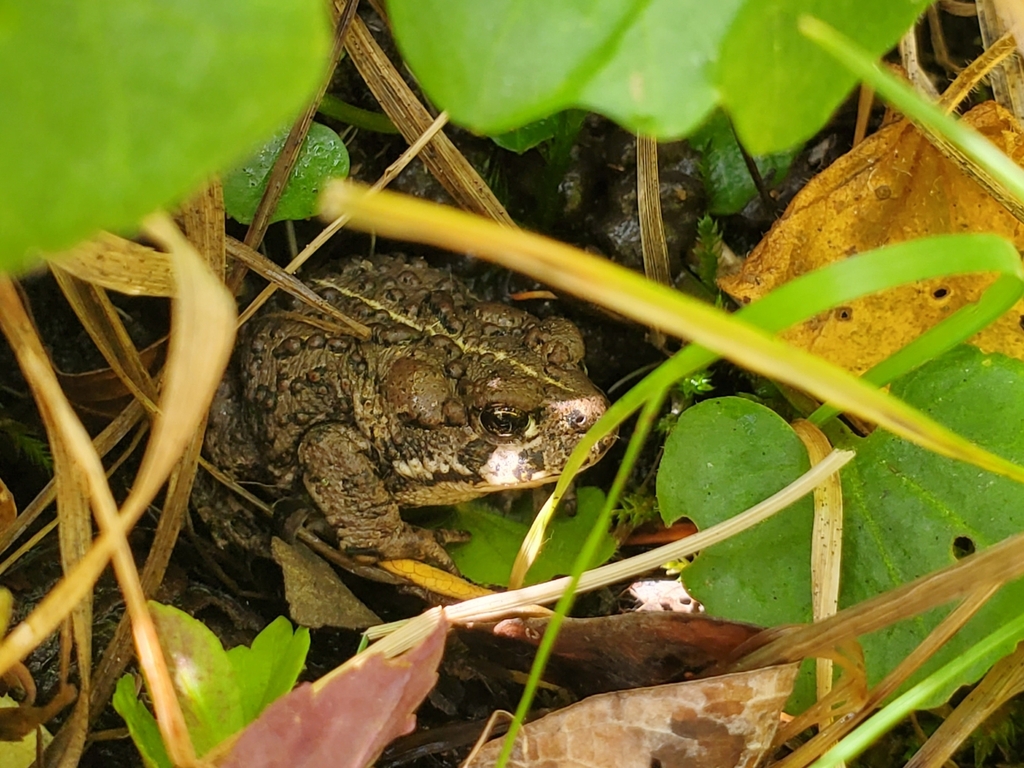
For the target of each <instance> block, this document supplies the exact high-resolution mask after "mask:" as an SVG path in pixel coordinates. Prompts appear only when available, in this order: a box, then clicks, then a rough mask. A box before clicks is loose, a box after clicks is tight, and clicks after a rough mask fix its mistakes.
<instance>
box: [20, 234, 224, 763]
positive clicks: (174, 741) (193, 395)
mask: <svg viewBox="0 0 1024 768" xmlns="http://www.w3.org/2000/svg"><path fill="white" fill-rule="evenodd" d="M147 228H148V230H149V233H150V235H151V236H152V237H154V239H156V240H158V241H160V242H161V243H162V244H164V245H166V246H168V251H169V252H170V253H171V255H172V258H173V259H174V263H175V275H176V277H177V279H178V281H179V282H178V292H177V296H178V299H177V301H176V302H175V304H174V308H173V319H172V323H173V327H174V334H173V336H172V340H171V345H170V352H169V356H168V371H167V376H166V378H165V387H164V397H163V398H162V401H161V408H162V411H161V413H160V414H159V415H158V417H157V418H156V421H155V424H154V430H153V439H152V440H151V441H150V444H149V447H148V450H147V452H146V455H145V457H144V458H143V462H142V468H141V469H140V471H139V476H138V478H137V481H136V483H135V485H134V486H133V488H132V492H131V493H130V495H129V497H128V499H127V500H126V501H125V504H124V507H123V511H122V514H121V516H118V515H117V511H116V508H115V506H114V502H113V498H112V497H111V496H110V490H109V487H108V486H107V485H106V480H105V477H104V475H103V467H102V464H101V463H100V461H99V457H98V456H97V455H96V452H95V450H94V449H93V447H92V444H91V442H90V441H89V438H88V435H86V433H85V431H84V429H82V427H81V424H80V423H79V422H78V421H77V419H74V417H73V414H72V413H71V410H70V406H68V404H67V401H66V400H64V399H63V396H62V395H61V393H60V391H59V388H57V387H56V379H55V377H53V373H52V370H50V369H49V365H48V363H47V362H46V360H45V355H42V353H41V346H40V348H39V355H37V356H33V357H31V358H26V360H25V361H24V362H23V367H25V368H26V371H29V370H31V371H32V374H34V375H27V378H29V379H30V380H45V379H46V377H47V374H49V376H50V377H51V378H52V387H51V390H53V389H55V390H56V391H55V392H53V391H51V392H50V393H49V394H50V399H49V400H47V401H46V404H42V403H41V406H40V407H41V410H45V409H46V407H47V406H49V407H54V408H57V409H59V413H60V414H61V416H62V418H60V419H57V420H56V421H55V423H57V424H58V425H60V426H61V428H62V430H63V432H64V436H65V437H66V438H67V439H68V443H69V445H70V446H71V447H72V448H73V450H74V455H75V458H76V470H77V471H80V472H83V473H84V474H85V476H86V477H87V479H88V482H89V490H90V494H91V498H92V501H93V505H94V512H95V514H96V517H97V520H98V522H99V523H100V527H101V529H102V530H103V533H102V535H101V536H100V537H99V538H98V539H97V540H96V542H95V544H94V546H93V547H92V548H91V549H90V550H89V552H88V553H87V554H86V555H85V556H84V557H83V558H82V560H81V562H80V563H79V564H78V566H76V567H75V569H74V570H73V571H72V572H71V573H70V574H68V575H67V576H66V577H65V579H64V580H62V581H61V582H60V584H58V586H57V587H56V588H55V589H54V590H52V591H51V592H50V594H49V595H47V597H46V598H45V599H44V600H43V601H42V602H41V603H40V605H39V606H38V607H37V608H36V610H35V611H34V612H33V613H32V614H31V615H30V616H29V617H28V619H26V621H25V622H23V623H22V624H21V625H19V626H18V627H16V628H15V629H14V631H13V632H12V633H11V635H10V636H9V637H8V639H7V640H6V641H5V642H4V643H3V644H2V645H0V670H2V669H5V668H7V667H9V666H10V664H11V663H13V662H14V661H17V660H19V659H20V658H22V657H23V656H24V655H25V654H26V653H27V652H28V651H29V650H31V648H32V647H33V646H34V645H35V644H36V643H37V642H38V640H39V639H40V638H42V637H44V636H45V635H47V634H49V632H51V631H52V630H53V629H54V628H55V627H56V626H57V624H58V623H59V622H60V621H61V620H62V618H63V616H65V615H67V613H68V612H69V611H70V610H71V608H72V607H73V606H74V605H76V604H77V603H78V601H79V600H81V599H82V597H83V595H84V594H86V593H87V592H88V590H89V588H90V585H91V584H92V583H93V582H94V581H95V579H96V578H97V576H98V575H99V572H100V571H101V570H102V568H103V567H104V565H105V564H106V562H107V560H108V558H110V557H111V556H113V557H114V562H115V568H116V570H117V574H118V577H119V580H120V581H121V585H122V590H123V591H124V593H125V598H126V603H127V604H128V607H129V611H130V612H131V613H132V620H133V628H134V631H135V639H136V647H137V650H138V654H139V659H140V662H141V664H142V666H143V668H144V669H145V670H146V672H147V679H148V680H149V683H150V688H151V691H152V692H153V696H154V705H155V708H156V709H157V712H158V722H159V723H160V725H161V730H162V732H163V734H164V736H165V741H166V742H167V744H168V747H169V749H170V751H171V754H172V758H173V759H174V760H175V761H176V762H177V763H179V764H185V765H187V764H191V763H192V762H193V761H194V755H192V754H191V748H190V745H189V742H188V734H187V731H186V730H185V726H184V722H183V719H182V717H181V712H180V709H178V706H177V702H176V700H175V698H174V695H173V690H172V687H171V685H170V681H169V680H168V679H167V677H166V669H164V670H163V674H162V675H159V674H156V672H157V670H159V669H160V668H161V667H163V666H164V665H163V664H162V654H161V652H160V646H159V643H158V642H157V639H156V635H155V631H154V629H153V626H152V621H151V619H150V618H149V615H148V612H147V611H146V608H145V602H144V597H143V594H142V588H141V585H140V584H139V582H138V574H137V573H136V572H135V570H134V562H133V561H132V556H131V552H130V550H129V549H128V546H127V540H126V538H125V534H126V532H127V530H128V529H129V528H130V527H131V525H133V524H134V522H135V521H136V520H137V519H138V516H139V515H140V514H141V513H142V511H143V510H144V509H145V507H146V505H147V504H148V503H149V501H150V500H151V499H152V498H153V496H154V495H155V493H156V492H157V490H159V487H160V486H161V484H162V483H163V481H164V480H165V479H166V477H167V474H168V472H169V471H170V469H171V467H172V466H173V465H174V463H175V462H176V461H177V460H178V457H179V456H180V454H181V451H182V449H183V448H184V447H185V445H186V444H187V443H188V441H190V440H191V439H193V436H194V435H195V431H196V428H197V426H198V425H199V423H200V421H201V419H202V417H203V416H204V414H205V413H206V410H207V408H208V407H209V403H210V399H211V397H212V394H213V390H214V388H215V386H216V384H217V382H218V381H219V379H220V376H221V374H222V373H223V370H224V367H225V365H226V363H227V358H228V355H229V354H230V349H231V343H232V340H233V330H234V302H233V300H232V299H231V297H230V295H228V294H227V292H226V291H225V290H224V287H223V285H222V284H221V283H220V281H218V280H217V279H216V278H215V277H214V276H213V275H212V274H211V273H210V272H209V270H208V269H207V268H206V267H205V265H203V263H202V261H201V260H200V259H199V258H198V257H197V255H196V254H195V252H194V251H193V250H192V249H191V247H190V246H189V244H188V243H187V242H186V241H185V240H184V238H183V237H182V236H181V234H180V233H179V232H177V230H176V229H175V227H174V225H173V224H172V223H171V222H170V221H169V220H168V219H167V218H166V217H158V218H152V219H150V220H147ZM8 285H9V284H8ZM10 292H11V293H12V294H13V287H11V288H10ZM0 320H2V321H3V322H4V324H5V331H7V332H8V333H12V332H13V331H16V330H17V329H16V328H7V327H6V326H7V325H9V324H11V323H12V322H14V321H13V320H12V318H11V317H10V316H9V315H8V314H7V313H6V312H5V313H3V314H2V315H0ZM27 322H28V321H27V318H26V319H25V320H24V323H25V324H27ZM218 331H219V333H218ZM40 355H41V356H40ZM37 357H38V359H37Z"/></svg>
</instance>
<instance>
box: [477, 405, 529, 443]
mask: <svg viewBox="0 0 1024 768" xmlns="http://www.w3.org/2000/svg"><path fill="white" fill-rule="evenodd" d="M480 426H482V427H483V428H484V429H486V430H487V431H488V432H490V433H491V434H492V435H494V436H495V437H515V436H516V435H520V434H522V433H523V432H525V431H526V429H527V427H529V426H530V415H529V414H528V413H526V412H525V411H521V410H519V409H518V408H512V407H511V406H508V405H492V406H489V407H488V408H486V409H485V410H483V411H482V412H481V413H480Z"/></svg>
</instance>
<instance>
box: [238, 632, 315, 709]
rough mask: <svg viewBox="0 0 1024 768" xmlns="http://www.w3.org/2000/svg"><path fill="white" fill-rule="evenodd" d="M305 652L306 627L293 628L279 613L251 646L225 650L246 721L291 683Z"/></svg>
mask: <svg viewBox="0 0 1024 768" xmlns="http://www.w3.org/2000/svg"><path fill="white" fill-rule="evenodd" d="M308 652H309V630H308V629H306V628H305V627H299V628H298V629H296V630H295V631H294V632H293V631H292V625H291V623H290V622H289V621H288V619H286V618H284V617H283V616H278V617H277V618H276V619H274V621H272V622H271V623H270V624H268V625H267V626H266V627H265V628H264V629H263V631H262V632H260V633H259V634H258V635H257V636H256V638H255V639H254V640H253V641H252V647H250V648H246V647H245V646H244V645H239V646H235V647H234V648H231V649H230V650H229V651H228V652H227V653H228V659H230V660H231V665H232V666H233V667H234V670H235V679H236V680H237V681H238V687H239V695H240V698H241V704H242V709H243V711H244V713H245V714H244V719H245V723H246V724H249V723H251V722H252V721H253V720H255V719H256V718H257V717H258V716H259V714H260V713H261V712H262V711H263V710H264V709H265V708H266V706H267V705H268V704H270V703H271V702H273V701H274V700H276V699H278V698H280V697H281V696H283V695H284V694H286V693H288V691H290V690H291V689H292V688H293V687H294V686H295V681H296V680H298V679H299V673H300V672H301V671H302V667H303V666H304V665H305V663H306V654H307V653H308Z"/></svg>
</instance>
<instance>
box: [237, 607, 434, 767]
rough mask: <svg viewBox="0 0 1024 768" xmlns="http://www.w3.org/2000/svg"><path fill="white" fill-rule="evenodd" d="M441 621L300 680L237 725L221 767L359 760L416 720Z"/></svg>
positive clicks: (430, 678)
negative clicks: (400, 643)
mask: <svg viewBox="0 0 1024 768" xmlns="http://www.w3.org/2000/svg"><path fill="white" fill-rule="evenodd" d="M446 632H447V624H446V623H445V622H444V620H443V619H442V618H440V614H438V619H437V621H436V623H435V625H434V628H433V631H432V632H431V633H430V634H429V635H428V636H427V637H426V639H424V640H423V642H421V643H420V644H419V645H417V646H416V647H415V648H413V649H412V650H410V651H408V652H406V653H404V654H402V655H401V656H396V657H394V658H390V659H388V658H385V657H384V655H383V654H380V653H364V654H360V655H359V656H356V657H355V658H353V659H352V660H351V661H349V662H348V663H346V664H345V666H344V667H342V668H341V670H339V671H338V673H337V674H332V675H331V676H330V678H329V679H328V680H327V681H326V684H323V683H324V681H321V682H320V683H314V684H312V685H310V684H308V683H306V684H303V685H300V686H299V687H298V688H296V689H295V690H294V691H292V692H291V693H289V694H288V695H287V696H284V697H283V698H280V699H278V700H277V701H275V702H274V703H273V704H271V705H270V706H269V707H267V709H266V710H264V712H263V714H262V715H260V716H259V718H257V720H256V722H254V723H252V724H251V725H250V726H249V727H248V728H246V729H245V730H244V731H242V734H241V736H239V738H238V741H236V742H235V744H234V746H233V747H232V749H231V752H230V753H229V754H228V755H227V756H226V757H225V758H223V759H222V760H220V761H218V764H219V765H220V766H221V768H242V766H245V768H262V767H265V768H280V766H288V768H319V766H325V765H330V766H332V767H333V768H362V766H367V765H370V764H371V763H373V761H374V760H376V759H377V756H378V755H380V753H381V751H382V750H383V749H384V747H385V746H386V745H387V744H388V742H390V741H391V740H392V739H394V738H396V737H398V736H401V735H403V734H405V733H409V731H411V730H412V729H413V728H414V727H415V724H416V717H415V715H414V714H413V712H415V711H416V708H417V707H418V706H419V705H420V702H421V701H423V699H424V698H425V697H426V695H427V694H428V693H429V692H430V689H431V688H433V687H434V684H435V683H436V682H437V665H438V664H439V663H440V661H441V655H442V654H443V652H444V641H445V634H446Z"/></svg>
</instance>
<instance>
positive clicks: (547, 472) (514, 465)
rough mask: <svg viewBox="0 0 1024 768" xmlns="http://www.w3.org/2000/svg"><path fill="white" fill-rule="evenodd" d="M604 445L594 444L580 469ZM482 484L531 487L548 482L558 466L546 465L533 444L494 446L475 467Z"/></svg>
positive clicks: (598, 454)
mask: <svg viewBox="0 0 1024 768" xmlns="http://www.w3.org/2000/svg"><path fill="white" fill-rule="evenodd" d="M606 449H607V446H606V445H605V444H603V443H602V444H601V445H598V446H595V447H594V448H593V449H592V450H591V451H590V455H589V456H588V457H587V460H586V461H585V462H584V464H583V466H582V467H581V469H586V468H587V467H589V466H591V465H592V464H594V463H595V462H596V461H597V460H598V459H600V458H601V457H602V456H603V455H604V452H605V450H606ZM479 474H480V477H481V478H482V479H483V481H484V483H483V485H484V486H485V487H492V488H495V489H497V488H510V487H517V488H531V487H534V486H538V485H544V484H545V483H551V482H554V481H555V480H557V479H558V476H559V475H561V474H562V467H561V466H558V467H556V468H552V467H548V466H546V462H545V457H544V452H543V451H542V450H538V449H535V448H524V447H522V446H521V445H520V446H516V445H502V446H498V447H496V448H495V449H494V451H493V452H492V453H491V455H490V457H489V458H488V459H487V462H486V463H485V464H484V465H483V466H482V467H481V468H480V470H479Z"/></svg>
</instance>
